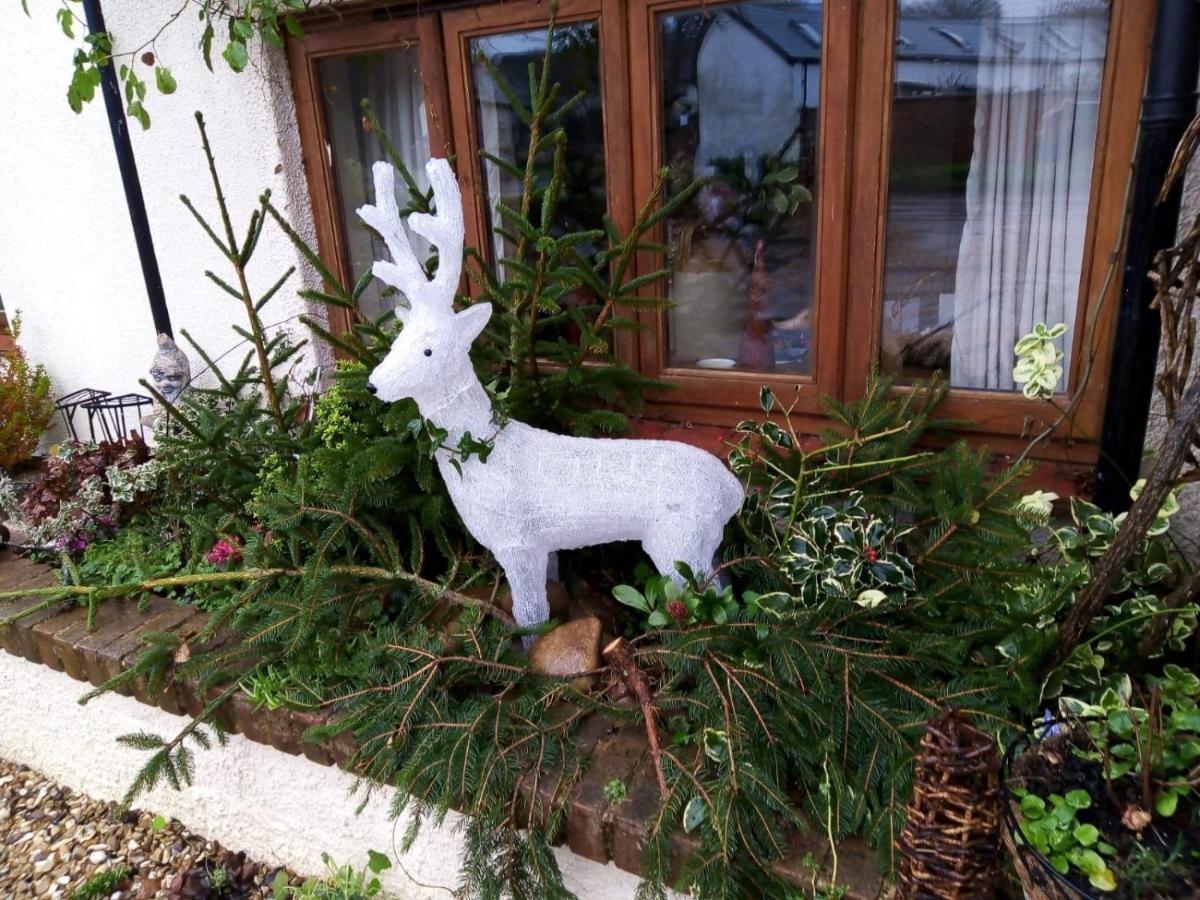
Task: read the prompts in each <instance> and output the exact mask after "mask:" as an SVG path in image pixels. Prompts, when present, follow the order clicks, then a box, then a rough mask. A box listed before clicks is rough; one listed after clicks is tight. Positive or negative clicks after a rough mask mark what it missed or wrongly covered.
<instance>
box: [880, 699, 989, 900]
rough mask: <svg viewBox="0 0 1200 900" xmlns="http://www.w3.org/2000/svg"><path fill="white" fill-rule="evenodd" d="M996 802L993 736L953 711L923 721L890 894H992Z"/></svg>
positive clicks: (949, 897)
mask: <svg viewBox="0 0 1200 900" xmlns="http://www.w3.org/2000/svg"><path fill="white" fill-rule="evenodd" d="M999 801H1000V781H999V775H998V763H997V758H996V746H995V743H994V742H993V741H992V739H991V738H990V737H989V736H988V735H986V734H985V733H983V732H982V731H980V730H979V729H977V728H975V727H974V726H973V725H971V724H970V722H968V721H967V719H966V717H965V716H964V715H963V714H962V713H960V712H958V711H956V710H947V711H946V712H945V713H943V714H942V715H941V716H940V717H938V718H937V719H935V720H933V721H932V722H930V723H929V724H928V725H927V726H926V728H925V736H924V737H923V738H922V739H921V751H920V754H919V755H918V757H917V762H916V769H915V772H914V777H913V796H912V800H910V801H909V805H908V821H907V823H906V824H905V826H904V831H903V832H902V833H901V835H900V841H899V845H900V855H901V859H900V878H899V880H898V882H897V885H896V888H897V890H896V896H897V897H901V898H909V900H911V898H917V897H930V898H945V900H960V898H968V897H972V898H975V897H992V896H994V895H995V890H996V883H997V880H998V875H999V868H998V859H999V856H998V849H999V833H1000V802H999Z"/></svg>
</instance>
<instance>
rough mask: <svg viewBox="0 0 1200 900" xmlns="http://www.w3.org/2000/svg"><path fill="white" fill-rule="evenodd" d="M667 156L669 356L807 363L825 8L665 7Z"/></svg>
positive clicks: (807, 367) (795, 367)
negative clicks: (692, 193)
mask: <svg viewBox="0 0 1200 900" xmlns="http://www.w3.org/2000/svg"><path fill="white" fill-rule="evenodd" d="M658 23H659V29H658V30H659V41H660V50H661V53H660V59H661V66H662V103H663V108H662V122H663V134H662V141H663V151H664V152H663V160H664V162H665V164H666V165H668V166H669V167H670V169H671V178H672V187H673V188H674V189H675V190H678V189H680V188H681V187H682V186H683V185H685V184H687V183H689V182H690V181H691V180H692V179H694V178H702V179H706V180H707V182H706V184H705V186H704V187H703V188H702V189H701V190H700V191H699V193H698V194H697V195H696V197H695V199H694V200H692V201H691V202H689V203H688V204H687V205H686V206H685V207H683V208H682V209H680V211H679V212H678V213H677V214H675V215H674V216H672V217H671V218H670V219H669V220H668V221H667V223H666V241H667V247H668V256H669V259H668V264H669V267H670V270H671V280H670V299H671V301H672V304H673V305H672V307H671V309H670V312H669V314H668V320H669V321H668V342H669V343H668V347H669V362H670V365H672V366H682V367H699V368H711V369H741V370H746V371H754V372H780V373H802V374H807V373H809V372H810V371H811V367H812V360H811V347H810V338H811V333H812V305H813V268H814V252H815V245H816V208H815V204H814V203H813V202H812V194H813V193H815V190H816V179H817V120H818V104H819V101H820V95H821V41H822V32H821V29H822V7H821V3H820V2H815V0H792V2H771V3H742V4H738V5H736V6H722V7H711V6H710V7H706V8H697V9H695V10H688V11H684V12H677V13H671V14H669V15H663V16H661V17H660V18H659V20H658Z"/></svg>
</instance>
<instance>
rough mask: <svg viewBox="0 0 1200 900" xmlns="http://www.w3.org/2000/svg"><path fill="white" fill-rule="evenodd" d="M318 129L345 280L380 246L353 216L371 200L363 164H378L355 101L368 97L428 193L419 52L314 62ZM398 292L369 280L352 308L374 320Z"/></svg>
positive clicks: (423, 249) (401, 191) (403, 197)
mask: <svg viewBox="0 0 1200 900" xmlns="http://www.w3.org/2000/svg"><path fill="white" fill-rule="evenodd" d="M317 73H318V77H319V78H320V84H321V101H322V106H323V109H324V114H325V130H326V133H327V134H328V135H329V144H330V147H329V152H330V154H331V167H332V170H333V177H334V185H335V189H336V191H337V202H338V214H339V216H340V218H341V222H340V224H341V229H342V235H343V237H344V243H345V248H346V260H345V262H346V263H347V265H348V268H349V271H350V273H351V277H354V278H357V277H358V276H359V275H361V274H362V273H363V272H365V271H366V270H367V269H368V268H369V267H370V265H371V261H372V260H374V259H386V258H387V253H386V248H385V247H384V245H383V242H382V241H380V240H378V239H377V238H374V237H373V236H372V235H371V233H370V231H368V229H367V228H366V226H365V225H363V224H362V222H361V221H360V220H359V218H358V216H357V215H356V214H355V212H354V211H355V210H356V209H358V207H360V206H363V205H364V204H367V203H374V202H375V185H374V183H373V179H372V177H371V166H372V164H373V163H375V161H376V160H380V159H384V158H385V156H384V152H383V148H382V146H381V145H380V141H379V137H378V135H375V134H371V133H370V132H369V130H368V129H367V128H366V127H365V124H366V120H365V118H364V117H363V111H362V106H361V104H362V101H363V100H364V99H367V100H370V101H371V104H372V106H373V107H374V109H375V113H376V115H377V116H378V117H379V123H380V125H382V126H383V130H384V132H385V133H386V134H387V136H388V138H389V139H390V140H391V142H392V144H393V145H394V146H395V148H396V151H397V152H398V153H399V154H400V157H401V159H403V160H404V163H405V165H406V166H408V168H409V171H411V172H412V174H413V177H414V178H415V179H416V181H417V184H418V185H419V186H420V187H421V189H422V190H425V189H427V188H428V186H429V185H428V182H427V180H426V178H425V163H426V162H427V161H428V160H429V132H428V128H427V125H426V122H427V120H426V118H425V97H424V93H423V92H422V89H421V70H420V61H419V55H418V53H417V48H416V47H415V46H410V47H405V48H397V49H392V50H382V51H378V52H371V53H355V54H353V55H349V56H336V57H328V58H326V59H322V60H320V61H319V62H318V63H317ZM396 184H397V189H396V192H397V202H398V203H399V204H400V208H401V209H404V208H405V207H406V206H407V205H408V196H407V191H406V190H405V188H404V183H403V181H402V180H401V179H400V178H397V179H396ZM413 237H414V249H415V250H416V252H417V254H418V256H423V255H425V254H427V253H428V252H429V247H428V245H426V244H425V243H424V241H423V240H422V239H421V238H418V237H416V236H415V235H414V236H413ZM398 299H399V297H398V295H397V294H396V293H395V292H394V291H392V290H391V289H386V291H381V288H380V285H379V282H378V280H372V282H371V285H370V287H368V288H367V290H366V292H365V293H364V294H363V296H362V298H361V299H360V300H359V310H360V311H361V312H362V314H363V315H364V316H365V317H366V318H368V319H375V318H378V317H379V316H380V315H382V314H383V313H384V312H386V311H387V310H389V309H394V308H395V306H396V302H397V300H398Z"/></svg>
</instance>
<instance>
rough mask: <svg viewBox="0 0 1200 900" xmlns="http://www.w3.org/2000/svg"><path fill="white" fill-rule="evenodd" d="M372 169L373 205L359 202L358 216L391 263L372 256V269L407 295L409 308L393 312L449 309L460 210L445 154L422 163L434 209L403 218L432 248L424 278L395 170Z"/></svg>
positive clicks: (458, 253) (403, 315)
mask: <svg viewBox="0 0 1200 900" xmlns="http://www.w3.org/2000/svg"><path fill="white" fill-rule="evenodd" d="M371 171H372V172H373V174H374V176H375V205H374V206H362V207H359V209H358V217H359V218H360V219H362V220H363V221H364V222H366V223H367V224H368V225H369V226H371V228H373V229H375V231H377V232H378V233H379V236H380V237H382V238H383V241H384V243H385V244H387V248H388V253H389V254H390V255H391V257H392V260H391V262H388V261H387V260H383V259H377V260H375V263H374V265H372V267H371V271H372V272H374V273H375V277H376V278H378V279H379V280H380V281H382V282H384V283H385V284H389V285H391V286H392V287H394V288H395V289H396V290H398V291H400V292H401V293H403V294H404V296H405V297H407V298H408V305H409V308H408V309H404V308H403V307H397V308H396V317H397V318H399V319H400V321H402V322H404V321H407V319H408V316H409V315H410V314H411V313H412V311H413V310H415V309H417V308H418V307H420V308H421V309H423V310H424V311H425V312H428V313H433V314H436V315H447V314H450V313H453V312H454V292H455V291H456V290H457V288H458V278H459V275H460V273H461V272H462V250H463V214H462V195H461V194H459V192H458V182H457V181H456V180H455V178H454V172H453V171H452V170H451V169H450V164H449V163H448V162H446V160H444V159H431V160H429V162H427V163H426V164H425V173H426V174H427V175H428V176H429V183H430V185H431V186H432V187H433V202H434V209H435V210H436V212H435V213H434V214H433V215H430V214H428V213H413V214H412V215H410V216H409V217H408V224H409V227H411V228H412V230H413V231H415V232H416V233H417V234H419V235H421V237H423V238H425V240H427V241H429V242H430V243H431V244H433V245H434V246H435V247H437V250H438V267H437V272H435V273H434V276H433V278H432V279H430V278H426V277H425V271H424V269H422V268H421V264H420V263H419V262H418V261H417V257H416V254H415V253H413V249H412V243H411V242H410V241H409V239H408V234H407V233H406V232H405V230H404V223H403V221H402V220H401V218H400V210H399V208H398V207H397V206H396V170H395V169H394V168H392V166H391V164H390V163H387V162H382V161H381V162H377V163H375V165H374V166H373V167H372V169H371Z"/></svg>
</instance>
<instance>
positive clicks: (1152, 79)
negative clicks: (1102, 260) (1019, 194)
mask: <svg viewBox="0 0 1200 900" xmlns="http://www.w3.org/2000/svg"><path fill="white" fill-rule="evenodd" d="M1198 77H1200V0H1159V4H1158V21H1157V23H1156V24H1155V28H1154V44H1153V46H1152V48H1151V51H1150V72H1149V75H1148V77H1147V80H1146V96H1145V99H1144V100H1143V101H1142V121H1141V132H1140V137H1139V140H1138V149H1137V157H1136V159H1135V160H1134V175H1133V178H1134V183H1133V198H1132V204H1133V208H1132V210H1131V213H1130V214H1131V219H1130V227H1129V242H1128V244H1127V246H1126V250H1125V272H1124V276H1123V279H1122V282H1121V305H1120V310H1119V311H1118V314H1117V335H1116V345H1115V347H1114V349H1113V359H1112V372H1111V373H1110V375H1109V387H1108V401H1107V404H1106V406H1105V410H1104V428H1103V431H1102V432H1101V435H1100V462H1099V463H1098V464H1097V466H1096V498H1095V499H1096V502H1097V503H1098V504H1099V505H1100V506H1101V507H1102V508H1103V509H1106V510H1109V511H1112V512H1121V511H1123V510H1126V509H1128V508H1129V505H1130V499H1129V488H1130V485H1132V484H1133V483H1134V482H1135V481H1136V480H1137V479H1138V477H1139V471H1140V469H1141V463H1142V449H1143V447H1144V446H1145V443H1146V418H1147V416H1148V415H1149V413H1150V401H1151V398H1152V395H1153V392H1154V376H1155V373H1156V372H1157V370H1158V337H1159V316H1158V311H1157V310H1154V309H1151V308H1150V301H1151V300H1152V299H1153V298H1154V286H1153V285H1152V284H1151V282H1150V279H1149V278H1148V277H1146V273H1147V272H1148V271H1149V270H1150V267H1151V266H1152V265H1153V262H1154V255H1155V254H1156V253H1157V252H1158V251H1159V250H1162V249H1163V248H1165V247H1169V246H1171V245H1172V244H1174V243H1175V234H1176V230H1177V229H1178V227H1179V201H1180V195H1181V192H1182V186H1181V185H1180V186H1176V188H1175V190H1173V191H1172V192H1171V194H1170V196H1168V197H1167V198H1166V200H1164V201H1163V202H1162V203H1155V199H1156V198H1157V196H1158V193H1159V191H1160V190H1161V188H1162V183H1163V178H1164V176H1165V175H1166V174H1167V167H1168V166H1169V165H1170V162H1171V157H1172V155H1173V154H1174V152H1175V145H1176V144H1178V143H1179V139H1180V138H1181V137H1182V136H1183V132H1184V129H1185V128H1186V127H1187V125H1188V123H1189V122H1190V121H1191V120H1192V117H1193V116H1195V114H1196V81H1197V78H1198Z"/></svg>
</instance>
